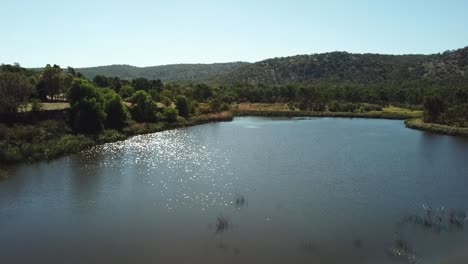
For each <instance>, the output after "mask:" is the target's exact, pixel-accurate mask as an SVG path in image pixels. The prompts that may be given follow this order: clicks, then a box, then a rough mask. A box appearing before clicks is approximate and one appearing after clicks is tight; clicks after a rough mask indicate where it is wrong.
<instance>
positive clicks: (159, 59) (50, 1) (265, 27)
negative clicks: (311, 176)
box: [0, 0, 468, 67]
mask: <svg viewBox="0 0 468 264" xmlns="http://www.w3.org/2000/svg"><path fill="white" fill-rule="evenodd" d="M0 15H1V20H2V26H1V27H0V63H13V62H19V63H20V64H21V65H23V66H26V67H33V66H41V67H42V66H45V64H47V63H50V64H54V63H56V64H59V65H61V66H63V67H64V66H68V65H70V66H74V67H81V66H97V65H108V64H131V65H136V66H151V65H162V64H172V63H212V62H228V61H250V62H254V61H259V60H263V59H266V58H271V57H281V56H290V55H296V54H310V53H321V52H328V51H337V50H338V51H348V52H358V53H366V52H371V53H387V54H408V53H424V54H428V53H437V52H443V51H445V50H449V49H456V48H461V47H464V46H468V1H467V0H459V1H457V0H445V1H442V0H441V1H432V0H425V1H423V0H381V1H379V0H374V1H371V0H368V1H364V0H362V1H352V0H349V1H345V0H343V1H337V0H336V1H330V0H327V1H314V0H303V1H299V0H297V1H295V0H284V1H274V0H269V1H266V0H265V1H263V0H260V1H255V0H232V1H223V0H217V1H216V0H213V1H204V0H198V1H195V0H194V1H178V0H172V1H169V0H167V1H156V0H133V1H119V0H112V1H111V0H106V1H100V0H93V1H90V0H74V1H68V0H60V1H58V0H41V1H36V0H30V1H26V0H14V1H13V0H0Z"/></svg>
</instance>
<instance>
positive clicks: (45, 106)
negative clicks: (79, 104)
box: [21, 102, 70, 112]
mask: <svg viewBox="0 0 468 264" xmlns="http://www.w3.org/2000/svg"><path fill="white" fill-rule="evenodd" d="M41 105H42V109H41V110H42V111H54V110H65V109H68V108H70V104H69V103H66V102H57V103H41ZM21 111H24V112H29V111H31V104H28V105H27V106H26V108H25V109H21Z"/></svg>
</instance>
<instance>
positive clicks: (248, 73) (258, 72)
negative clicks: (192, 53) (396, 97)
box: [76, 47, 468, 85]
mask: <svg viewBox="0 0 468 264" xmlns="http://www.w3.org/2000/svg"><path fill="white" fill-rule="evenodd" d="M76 71H78V72H81V73H82V74H83V75H84V76H85V77H87V78H88V79H91V80H92V79H93V78H94V77H95V76H96V75H104V76H108V77H119V78H120V79H124V80H132V79H136V78H140V77H143V78H147V79H150V80H151V79H160V80H162V81H164V82H174V81H215V82H216V83H219V84H227V85H229V84H236V83H240V84H242V83H249V84H266V85H283V84H290V83H304V84H307V83H314V82H318V81H321V82H330V81H331V82H336V83H360V84H372V83H381V82H385V81H392V82H411V81H413V80H423V79H425V80H431V81H432V80H447V79H459V78H458V77H463V76H464V78H468V47H465V48H463V49H458V50H455V51H446V52H444V53H442V54H433V55H380V54H353V53H347V52H330V53H322V54H312V55H297V56H291V57H283V58H273V59H267V60H264V61H260V62H256V63H247V62H232V63H214V64H173V65H163V66H153V67H135V66H130V65H110V66H99V67H90V68H78V69H76Z"/></svg>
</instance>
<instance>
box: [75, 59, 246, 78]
mask: <svg viewBox="0 0 468 264" xmlns="http://www.w3.org/2000/svg"><path fill="white" fill-rule="evenodd" d="M248 64H249V63H247V62H229V63H214V64H173V65H163V66H152V67H135V66H130V65H109V66H99V67H90V68H77V69H76V71H78V72H80V73H82V74H83V75H84V76H85V77H86V78H88V79H91V80H92V79H93V78H94V77H95V76H96V75H104V76H107V77H119V78H121V79H126V80H131V79H136V78H139V77H143V78H147V79H150V80H153V79H154V80H156V79H160V80H162V81H165V82H173V81H202V80H207V79H212V78H215V77H217V76H221V75H226V74H228V73H231V72H233V71H235V70H237V69H239V68H241V67H242V66H245V65H248Z"/></svg>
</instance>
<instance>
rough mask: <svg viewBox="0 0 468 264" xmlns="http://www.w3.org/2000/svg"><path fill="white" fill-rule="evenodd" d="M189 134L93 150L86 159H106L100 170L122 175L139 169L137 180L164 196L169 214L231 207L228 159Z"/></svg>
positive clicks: (139, 138)
mask: <svg viewBox="0 0 468 264" xmlns="http://www.w3.org/2000/svg"><path fill="white" fill-rule="evenodd" d="M197 139H199V138H195V137H194V136H193V133H189V132H188V131H187V130H172V131H165V132H162V133H156V134H149V135H142V136H136V137H133V138H131V139H130V140H127V141H123V142H116V143H110V144H106V145H103V146H97V147H94V148H92V149H90V150H88V151H85V152H84V153H83V156H84V157H90V158H92V157H94V156H95V155H96V152H101V153H106V155H105V160H103V161H101V162H99V163H98V164H96V166H99V167H114V168H117V169H119V170H120V171H121V172H123V171H124V170H125V169H126V168H128V167H135V168H137V172H138V177H139V178H140V180H142V181H144V182H146V184H147V185H148V186H151V187H153V188H154V190H155V191H158V192H159V193H160V195H161V198H162V200H161V201H160V202H161V203H163V204H164V205H165V206H166V207H167V209H174V208H178V207H181V206H183V207H189V208H192V207H200V208H202V210H205V209H206V208H208V207H210V206H232V204H233V201H232V197H233V181H234V180H235V179H234V176H233V173H232V171H230V170H227V169H226V167H227V166H228V164H229V155H228V153H227V150H221V149H219V148H217V147H216V144H212V143H213V142H210V143H211V145H210V147H209V148H208V147H207V146H206V145H205V144H204V143H203V142H200V140H197Z"/></svg>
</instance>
